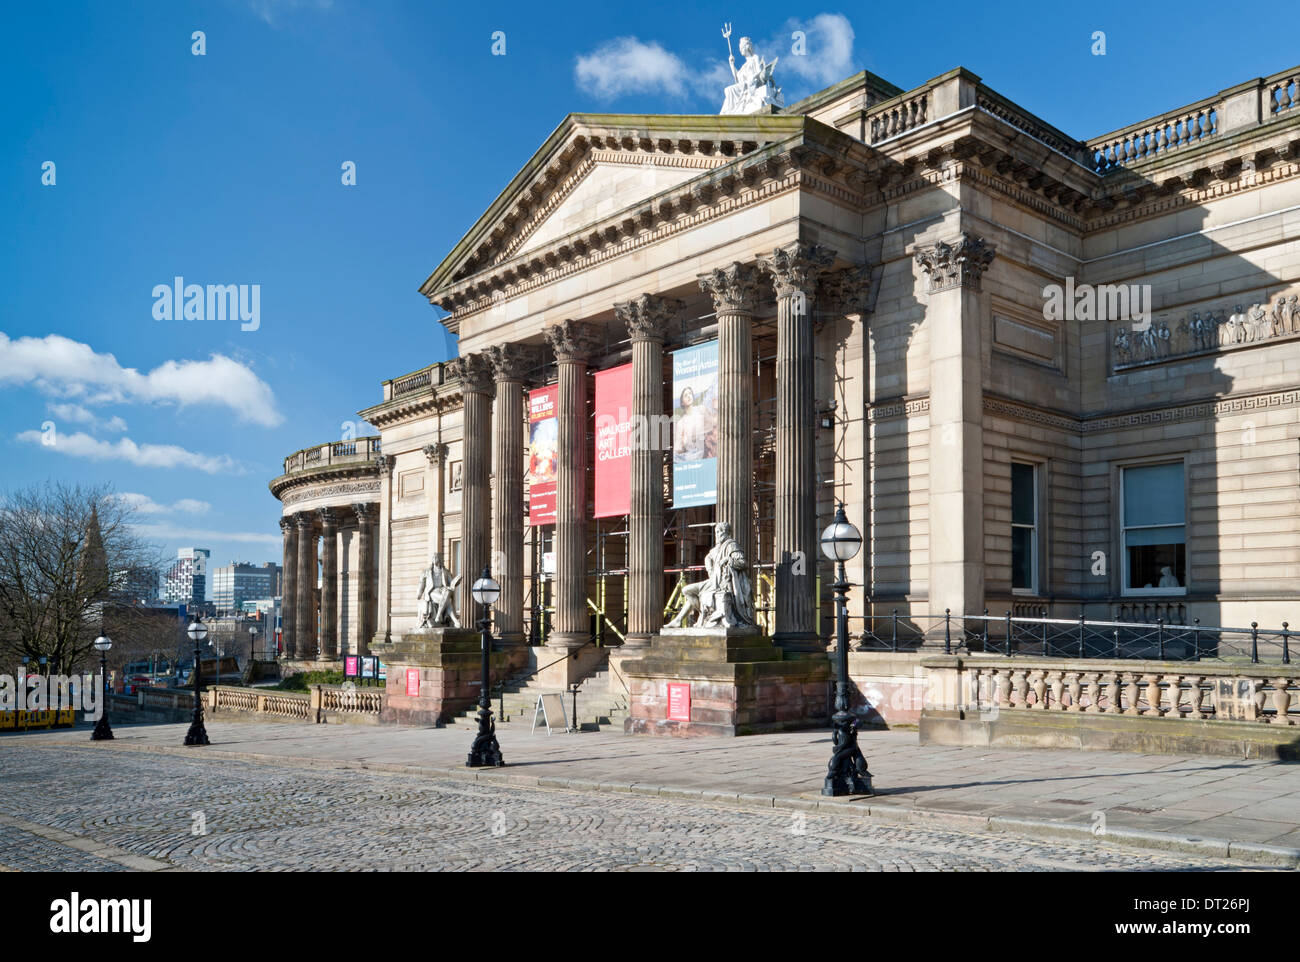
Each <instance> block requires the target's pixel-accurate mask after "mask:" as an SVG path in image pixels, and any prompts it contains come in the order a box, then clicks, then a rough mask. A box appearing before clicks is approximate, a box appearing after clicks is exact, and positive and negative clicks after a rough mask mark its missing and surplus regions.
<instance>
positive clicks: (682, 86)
mask: <svg viewBox="0 0 1300 962" xmlns="http://www.w3.org/2000/svg"><path fill="white" fill-rule="evenodd" d="M574 78H575V80H576V81H577V84H578V88H579V89H580V90H583V91H585V92H586V93H589V94H592V95H594V96H596V97H599V98H601V99H602V100H612V99H613V98H614V97H618V96H621V95H623V94H628V93H665V94H668V95H669V96H670V97H684V96H686V94H687V90H688V85H689V84H690V82H691V71H690V70H688V69H687V67H686V65H685V64H684V63H683V62H682V61H681V60H680V59H678V57H677V56H676V54H672V53H669V52H668V51H667V50H665V49H664V48H663V47H661V46H659V44H657V43H643V42H641V41H640V40H638V39H637V38H636V37H617V38H615V39H614V40H608V41H606V42H605V43H603V44H601V45H600V46H599V47H598V48H596V50H595V51H594V52H593V53H589V54H586V55H584V56H580V57H578V61H577V64H576V65H575V66H574Z"/></svg>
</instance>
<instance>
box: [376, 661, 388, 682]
mask: <svg viewBox="0 0 1300 962" xmlns="http://www.w3.org/2000/svg"><path fill="white" fill-rule="evenodd" d="M375 665H376V669H375V677H376V678H378V679H379V680H380V681H387V680H388V666H387V665H385V664H384V663H383V662H382V661H380V660H379V659H378V658H376V659H375Z"/></svg>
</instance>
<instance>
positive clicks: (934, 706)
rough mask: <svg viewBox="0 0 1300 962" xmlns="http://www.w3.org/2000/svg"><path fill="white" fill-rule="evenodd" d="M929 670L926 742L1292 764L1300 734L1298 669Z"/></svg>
mask: <svg viewBox="0 0 1300 962" xmlns="http://www.w3.org/2000/svg"><path fill="white" fill-rule="evenodd" d="M921 664H922V666H923V668H924V669H925V671H926V675H927V685H926V689H927V690H926V696H925V707H924V709H923V710H922V714H921V724H922V741H923V742H925V741H927V736H928V740H929V741H930V742H932V743H941V744H1017V745H1023V746H1033V745H1039V746H1044V747H1047V746H1051V747H1081V748H1090V747H1092V748H1102V747H1107V748H1121V749H1124V748H1127V749H1135V750H1142V751H1153V750H1154V751H1166V752H1169V751H1187V752H1193V753H1196V752H1204V753H1212V754H1238V753H1244V754H1247V755H1254V756H1262V755H1268V754H1269V753H1270V752H1272V753H1273V754H1274V756H1275V757H1289V755H1288V754H1287V752H1289V751H1291V750H1293V746H1294V744H1295V742H1296V739H1297V735H1298V734H1300V731H1298V729H1300V666H1293V665H1252V664H1233V663H1219V664H1208V663H1204V662H1201V663H1197V664H1194V665H1188V664H1185V663H1177V662H1158V661H1123V660H1116V661H1109V660H1095V661H1088V662H1082V661H1078V660H1073V659H1070V660H1057V659H1048V658H1021V657H1014V658H1007V659H1004V660H998V659H996V658H993V657H975V658H961V657H950V656H943V657H934V658H926V659H922V662H921ZM927 720H928V722H929V724H927ZM963 729H964V730H963ZM973 735H974V737H972V736H973Z"/></svg>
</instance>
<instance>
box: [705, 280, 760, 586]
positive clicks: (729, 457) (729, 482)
mask: <svg viewBox="0 0 1300 962" xmlns="http://www.w3.org/2000/svg"><path fill="white" fill-rule="evenodd" d="M699 282H700V290H702V291H704V293H706V294H708V295H710V296H711V297H712V298H713V309H714V310H715V311H716V312H717V315H718V511H717V519H718V521H719V522H722V521H726V522H728V523H729V524H730V525H731V532H732V537H734V538H735V539H736V542H737V543H738V544H739V545H740V547H741V550H742V551H744V553H745V559H746V560H747V561H748V562H749V563H750V564H751V565H752V564H753V563H754V561H755V558H754V438H753V417H754V376H753V372H754V348H753V337H752V334H751V328H752V326H753V323H754V305H755V303H756V301H757V294H758V271H757V269H756V268H755V267H754V266H753V265H752V264H741V263H734V264H732V265H731V266H730V267H723V268H719V269H717V270H715V271H712V272H711V273H708V274H705V275H703V276H702V277H700V279H699Z"/></svg>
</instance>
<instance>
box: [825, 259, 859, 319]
mask: <svg viewBox="0 0 1300 962" xmlns="http://www.w3.org/2000/svg"><path fill="white" fill-rule="evenodd" d="M819 293H820V296H821V300H822V304H821V306H822V307H824V309H825V311H826V312H828V313H835V314H866V313H867V312H868V310H869V307H868V305H869V303H870V298H871V268H870V267H867V266H866V265H865V264H862V265H859V266H857V267H846V268H844V269H843V270H838V271H831V272H829V273H827V274H824V275H822V279H821V287H820V289H819Z"/></svg>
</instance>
